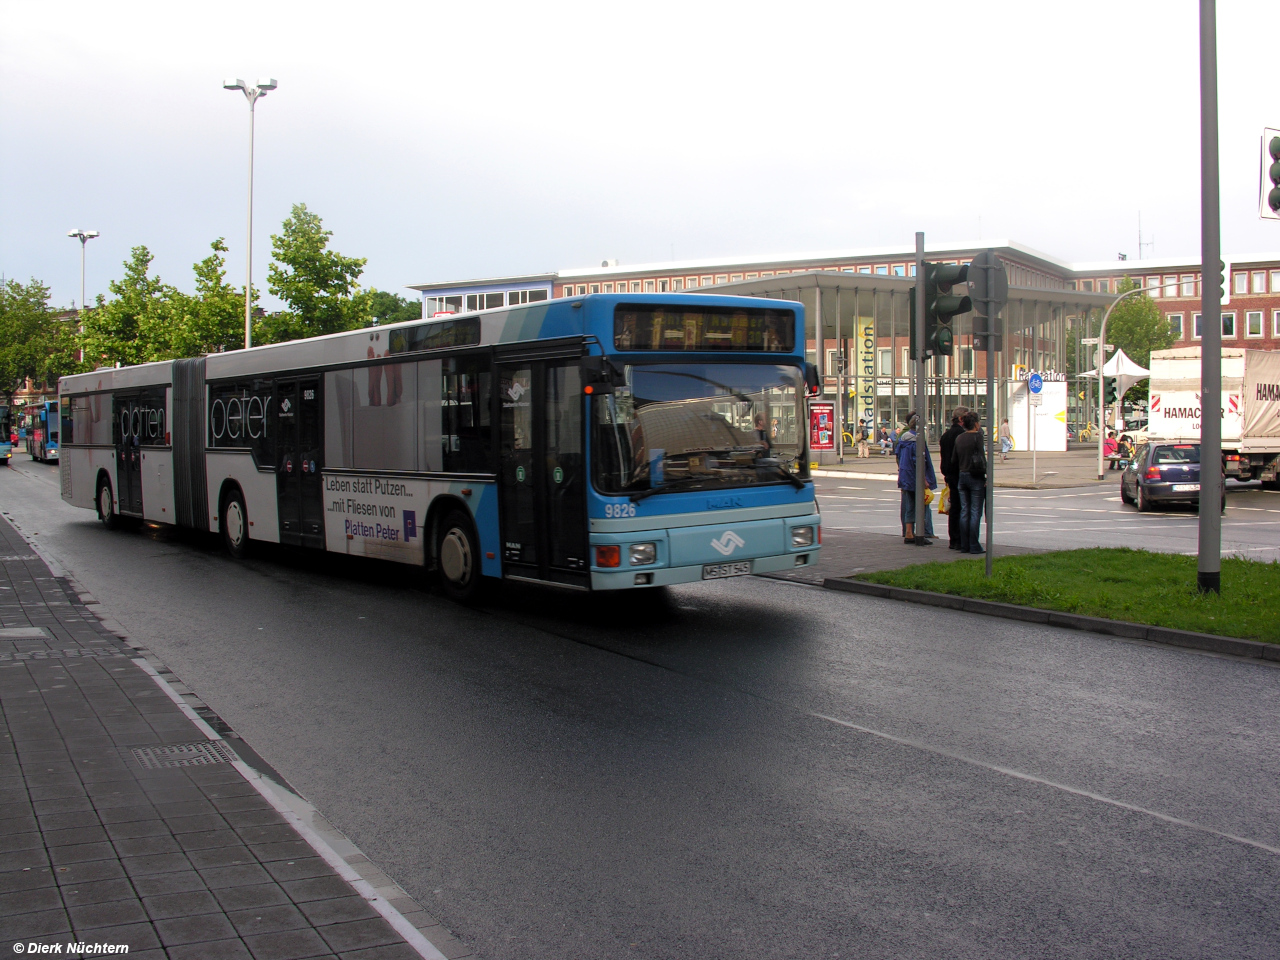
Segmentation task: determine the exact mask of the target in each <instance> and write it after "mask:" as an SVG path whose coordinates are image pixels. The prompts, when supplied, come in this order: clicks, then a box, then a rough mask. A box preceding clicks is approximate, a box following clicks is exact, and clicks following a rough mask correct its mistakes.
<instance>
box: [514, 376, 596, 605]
mask: <svg viewBox="0 0 1280 960" xmlns="http://www.w3.org/2000/svg"><path fill="white" fill-rule="evenodd" d="M498 394H499V400H500V402H501V408H502V416H501V421H500V422H501V444H500V453H499V459H500V463H499V468H498V478H499V479H498V485H499V500H498V503H499V512H500V514H501V530H502V559H503V565H504V570H505V573H506V575H507V576H509V577H519V578H528V579H535V580H549V581H553V582H556V583H563V584H568V585H574V586H581V587H587V586H589V585H590V572H589V569H588V568H589V566H590V565H589V563H588V561H587V475H586V467H587V462H586V453H585V445H584V430H583V407H584V403H583V393H582V375H581V369H580V367H579V363H578V361H577V360H576V359H574V360H530V361H520V362H510V363H499V364H498Z"/></svg>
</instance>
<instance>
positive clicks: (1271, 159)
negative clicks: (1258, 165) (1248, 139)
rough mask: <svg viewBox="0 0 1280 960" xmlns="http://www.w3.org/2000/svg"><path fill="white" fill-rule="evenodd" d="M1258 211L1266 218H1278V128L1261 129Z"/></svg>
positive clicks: (1279, 149) (1279, 151) (1279, 168)
mask: <svg viewBox="0 0 1280 960" xmlns="http://www.w3.org/2000/svg"><path fill="white" fill-rule="evenodd" d="M1258 186H1259V190H1258V192H1259V193H1260V194H1261V196H1260V197H1259V198H1258V199H1259V203H1258V213H1259V214H1260V215H1261V216H1262V217H1264V218H1265V219H1267V220H1280V130H1273V129H1271V128H1269V127H1268V128H1267V129H1265V130H1263V131H1262V178H1261V182H1260V183H1259V185H1258Z"/></svg>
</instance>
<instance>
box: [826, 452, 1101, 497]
mask: <svg viewBox="0 0 1280 960" xmlns="http://www.w3.org/2000/svg"><path fill="white" fill-rule="evenodd" d="M878 450H879V448H878V447H876V448H873V450H872V453H871V456H870V457H868V458H866V459H863V460H859V459H858V458H857V457H854V456H852V453H853V451H852V450H849V451H846V452H845V457H844V463H843V464H823V465H822V466H819V467H815V468H813V470H812V473H813V475H814V476H816V477H846V478H848V479H856V480H879V479H882V478H883V479H885V480H888V481H890V482H893V481H894V480H896V478H897V476H898V465H897V462H896V461H895V460H894V459H893V457H885V456H881V455H880V454H879V453H878V452H877V451H878ZM929 450H930V454H931V455H932V457H933V464H934V469H935V470H937V472H938V473H941V472H942V471H941V470H939V469H938V448H937V447H936V446H931V447H930V448H929ZM1035 461H1036V463H1035V466H1036V479H1035V482H1034V483H1033V482H1032V480H1031V454H1030V453H1027V452H1024V451H1016V452H1014V453H1012V454H1010V456H1009V459H1008V461H1001V460H1000V454H999V451H998V450H997V452H996V462H995V464H994V469H993V471H992V475H993V476H994V478H995V486H996V487H1005V488H1015V489H1034V490H1050V489H1058V488H1060V487H1085V486H1102V485H1105V484H1108V483H1118V482H1119V480H1120V471H1119V470H1107V469H1106V468H1105V465H1104V469H1103V475H1104V476H1105V477H1106V479H1105V480H1102V481H1099V480H1098V452H1097V450H1083V449H1076V450H1068V451H1067V452H1066V453H1037V454H1036V457H1035Z"/></svg>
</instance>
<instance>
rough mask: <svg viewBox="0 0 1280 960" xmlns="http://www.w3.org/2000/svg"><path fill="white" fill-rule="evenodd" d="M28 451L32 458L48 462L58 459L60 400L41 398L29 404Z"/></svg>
mask: <svg viewBox="0 0 1280 960" xmlns="http://www.w3.org/2000/svg"><path fill="white" fill-rule="evenodd" d="M24 413H25V414H26V417H27V430H26V438H25V439H26V444H27V453H29V454H30V455H31V459H32V460H38V461H40V462H41V463H48V462H49V461H50V460H57V459H58V434H59V418H58V401H57V400H41V401H39V402H37V403H29V404H27V407H26V410H25V411H24Z"/></svg>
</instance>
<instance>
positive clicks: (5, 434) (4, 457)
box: [0, 404, 13, 467]
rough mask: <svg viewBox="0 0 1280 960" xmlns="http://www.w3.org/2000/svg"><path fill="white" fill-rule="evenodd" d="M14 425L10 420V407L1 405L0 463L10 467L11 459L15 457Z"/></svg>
mask: <svg viewBox="0 0 1280 960" xmlns="http://www.w3.org/2000/svg"><path fill="white" fill-rule="evenodd" d="M12 430H13V424H12V422H11V421H10V419H9V407H8V405H7V404H0V461H3V462H4V465H5V466H6V467H7V466H8V465H9V457H10V456H12V455H13V434H12Z"/></svg>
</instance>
